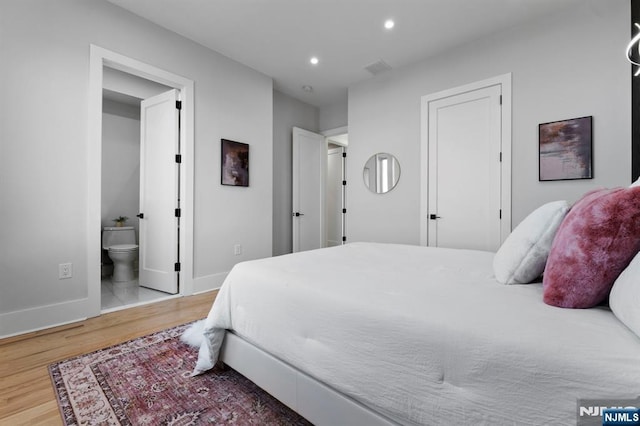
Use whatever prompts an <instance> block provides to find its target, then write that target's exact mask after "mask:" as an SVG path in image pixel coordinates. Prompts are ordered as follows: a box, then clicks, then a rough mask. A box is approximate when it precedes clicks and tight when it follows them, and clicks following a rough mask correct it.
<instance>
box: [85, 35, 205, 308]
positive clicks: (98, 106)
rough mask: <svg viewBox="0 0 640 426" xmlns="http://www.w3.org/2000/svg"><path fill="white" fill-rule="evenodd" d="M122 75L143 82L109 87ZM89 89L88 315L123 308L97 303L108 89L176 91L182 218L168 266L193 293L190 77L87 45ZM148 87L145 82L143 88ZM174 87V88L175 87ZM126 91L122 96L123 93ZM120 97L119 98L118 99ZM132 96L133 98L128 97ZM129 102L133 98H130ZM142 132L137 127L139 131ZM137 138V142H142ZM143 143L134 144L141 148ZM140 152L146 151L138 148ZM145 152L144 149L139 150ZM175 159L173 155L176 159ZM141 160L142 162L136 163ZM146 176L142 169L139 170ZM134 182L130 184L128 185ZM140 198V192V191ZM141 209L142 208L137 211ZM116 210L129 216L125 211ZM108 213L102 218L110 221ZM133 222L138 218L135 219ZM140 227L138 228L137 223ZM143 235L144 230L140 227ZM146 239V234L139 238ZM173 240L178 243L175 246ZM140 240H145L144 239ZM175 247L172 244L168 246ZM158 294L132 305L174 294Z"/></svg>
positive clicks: (136, 96) (183, 288)
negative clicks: (113, 78) (175, 250)
mask: <svg viewBox="0 0 640 426" xmlns="http://www.w3.org/2000/svg"><path fill="white" fill-rule="evenodd" d="M113 73H115V74H118V73H119V74H123V75H125V76H128V80H129V83H128V84H130V83H131V81H138V82H140V81H143V82H144V84H142V85H140V84H133V85H131V86H130V87H127V85H126V84H124V85H122V86H121V88H120V89H118V90H112V88H110V87H108V86H109V81H110V80H109V79H110V78H111V74H113ZM89 81H90V88H89V98H90V102H89V141H90V142H89V146H88V152H89V155H88V157H89V164H88V166H89V170H90V172H89V181H88V189H89V191H88V203H89V208H88V210H89V217H88V220H87V224H88V227H89V232H88V235H89V238H88V256H87V257H88V263H89V265H88V270H89V277H88V296H89V297H88V299H89V306H88V308H87V316H88V317H91V316H97V315H100V313H101V312H102V310H103V309H108V310H115V309H119V308H121V307H115V308H104V307H103V304H102V303H101V299H102V286H101V281H102V279H101V278H102V276H103V274H102V268H101V264H102V260H103V256H102V255H103V250H102V244H101V234H102V230H103V222H104V220H105V219H104V218H103V212H102V204H103V200H102V192H103V185H102V184H103V148H105V145H104V144H103V121H106V120H103V112H104V111H103V96H104V92H103V90H104V89H105V88H106V89H107V90H111V91H112V92H115V93H118V95H117V96H121V97H122V96H124V97H125V98H126V97H127V96H128V97H129V98H134V99H136V100H135V101H134V102H140V99H147V98H148V97H149V96H150V94H149V92H146V93H145V94H140V93H139V92H140V91H141V90H142V92H144V87H143V86H152V87H155V93H158V92H160V91H164V92H166V91H167V89H170V90H169V91H170V92H174V93H180V98H181V100H180V105H179V107H180V108H181V114H180V116H181V118H180V125H179V127H177V130H176V134H177V135H179V138H180V140H181V141H182V143H181V146H180V147H178V150H177V151H175V150H174V149H171V151H172V153H171V163H172V164H173V165H174V166H175V163H180V169H179V171H178V172H177V174H176V179H175V181H176V182H175V184H176V187H177V192H178V193H179V194H180V195H179V197H180V203H181V204H180V206H179V208H178V209H176V211H175V215H176V217H177V216H179V217H180V224H179V228H180V232H179V231H178V230H176V241H177V244H179V245H180V247H181V248H182V250H181V251H180V252H179V253H176V256H177V257H174V259H179V260H178V261H179V263H175V264H174V263H173V262H171V264H170V265H169V266H170V268H171V271H172V272H176V273H177V278H176V287H179V289H180V290H179V292H178V295H185V294H191V293H192V292H193V279H192V259H193V253H192V245H193V232H192V230H193V198H192V194H193V81H191V80H187V79H185V78H183V77H180V76H177V75H174V74H171V73H168V72H166V71H164V70H161V69H158V68H155V67H153V66H151V65H148V64H144V63H142V62H139V61H136V60H134V59H131V58H128V57H125V56H122V55H119V54H117V53H115V52H111V51H108V50H106V49H103V48H100V47H98V46H94V45H91V50H90V78H89ZM105 84H106V86H105ZM147 89H148V87H147ZM174 89H177V90H174ZM123 94H124V95H123ZM121 100H122V98H121ZM129 101H131V99H129ZM132 102H133V101H132ZM173 107H174V108H177V107H178V105H177V104H175V103H174V104H173ZM141 122H144V118H142V117H141ZM142 133H143V132H141V131H140V130H139V133H138V135H139V136H140V135H141V134H142ZM140 140H141V139H140V137H139V138H138V142H139V141H140ZM140 147H141V145H140V144H139V145H138V148H139V149H140ZM142 152H144V151H142ZM142 155H144V154H142ZM174 158H175V160H174ZM138 164H140V162H138ZM142 178H143V179H144V172H143V174H142ZM131 186H133V185H131ZM129 191H130V192H135V189H129ZM143 197H144V195H143ZM133 204H134V203H131V204H130V205H131V206H132V207H130V208H132V209H133V208H134V207H135V210H134V211H137V212H140V210H139V207H138V206H133ZM140 213H143V212H140ZM118 215H123V216H129V215H127V214H124V213H119V214H118ZM136 215H137V213H135V214H132V215H131V216H129V217H134V218H135V216H136ZM111 219H113V218H110V217H109V218H108V219H106V220H111ZM133 222H137V219H135V220H134V221H133ZM138 231H140V228H139V227H138ZM143 234H144V231H143ZM143 238H144V237H143ZM177 244H176V245H177ZM143 245H144V244H143ZM172 250H173V249H172ZM161 295H162V296H161V297H158V298H156V297H151V298H142V300H141V299H139V300H137V301H135V302H134V303H133V304H131V305H126V306H127V307H131V306H134V305H139V304H144V303H150V302H152V301H155V300H160V298H167V297H175V296H173V295H167V294H166V293H161Z"/></svg>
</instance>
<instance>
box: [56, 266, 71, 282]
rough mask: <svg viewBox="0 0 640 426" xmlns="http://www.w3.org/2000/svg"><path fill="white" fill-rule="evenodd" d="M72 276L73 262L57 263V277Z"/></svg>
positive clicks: (62, 278)
mask: <svg viewBox="0 0 640 426" xmlns="http://www.w3.org/2000/svg"><path fill="white" fill-rule="evenodd" d="M72 276H73V264H72V263H61V264H59V265H58V279H60V280H64V279H67V278H71V277H72Z"/></svg>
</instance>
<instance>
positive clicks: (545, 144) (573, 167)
mask: <svg viewBox="0 0 640 426" xmlns="http://www.w3.org/2000/svg"><path fill="white" fill-rule="evenodd" d="M592 121H593V117H592V116H588V117H580V118H572V119H569V120H561V121H553V122H551V123H543V124H540V125H539V126H538V145H539V155H538V171H539V174H538V180H540V181H549V180H572V179H592V178H593V152H592V151H593V140H592V138H593V126H592Z"/></svg>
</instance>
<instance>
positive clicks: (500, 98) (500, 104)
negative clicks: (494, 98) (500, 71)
mask: <svg viewBox="0 0 640 426" xmlns="http://www.w3.org/2000/svg"><path fill="white" fill-rule="evenodd" d="M500 105H502V95H500Z"/></svg>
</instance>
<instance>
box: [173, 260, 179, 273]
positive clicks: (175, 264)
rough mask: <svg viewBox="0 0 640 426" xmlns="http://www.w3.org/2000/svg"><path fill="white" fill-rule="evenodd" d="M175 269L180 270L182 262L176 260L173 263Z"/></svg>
mask: <svg viewBox="0 0 640 426" xmlns="http://www.w3.org/2000/svg"><path fill="white" fill-rule="evenodd" d="M173 270H174V271H175V272H180V262H176V263H174V264H173Z"/></svg>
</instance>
